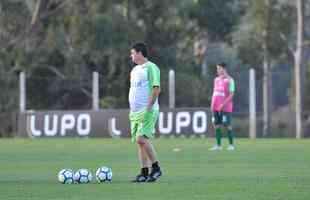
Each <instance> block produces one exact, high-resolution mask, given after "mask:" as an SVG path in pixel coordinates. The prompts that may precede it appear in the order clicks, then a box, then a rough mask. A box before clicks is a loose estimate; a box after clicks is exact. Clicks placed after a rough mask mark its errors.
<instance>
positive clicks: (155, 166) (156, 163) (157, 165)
mask: <svg viewBox="0 0 310 200" xmlns="http://www.w3.org/2000/svg"><path fill="white" fill-rule="evenodd" d="M152 168H153V169H154V170H158V169H160V167H159V164H158V162H157V161H156V162H154V163H153V164H152Z"/></svg>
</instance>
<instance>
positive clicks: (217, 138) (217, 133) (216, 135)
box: [215, 128, 222, 146]
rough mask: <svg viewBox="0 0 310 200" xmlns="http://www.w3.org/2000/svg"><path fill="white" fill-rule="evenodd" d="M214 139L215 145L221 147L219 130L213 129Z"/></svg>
mask: <svg viewBox="0 0 310 200" xmlns="http://www.w3.org/2000/svg"><path fill="white" fill-rule="evenodd" d="M215 137H216V143H217V145H218V146H221V139H222V133H221V128H216V129H215Z"/></svg>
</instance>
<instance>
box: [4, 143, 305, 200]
mask: <svg viewBox="0 0 310 200" xmlns="http://www.w3.org/2000/svg"><path fill="white" fill-rule="evenodd" d="M226 142H227V141H226V140H224V144H226ZM154 143H155V145H156V148H157V151H158V155H159V158H160V160H161V165H162V169H163V173H164V175H163V177H162V178H161V179H160V181H159V182H156V183H148V184H137V183H131V182H130V180H131V179H132V178H133V177H134V176H135V175H136V173H137V172H138V167H139V166H138V159H137V155H136V146H135V145H133V144H131V143H130V141H129V140H127V139H115V140H113V139H35V140H34V139H0V199H1V200H2V199H3V200H13V199H16V200H17V199H18V200H26V199H32V200H42V199H44V200H47V199H53V200H56V199H59V200H60V199H72V200H79V199H85V200H86V199H87V200H91V199H109V200H111V199H115V200H125V199H128V200H129V199H130V200H140V199H141V200H142V199H143V200H153V199H154V200H155V199H156V200H159V199H173V200H183V199H184V200H190V199H216V200H220V199H221V200H222V199H224V200H254V199H261V200H269V199H274V200H288V199H292V200H299V199H300V200H307V199H310V140H300V141H298V140H294V139H291V140H289V139H257V140H248V139H239V140H238V139H237V141H236V143H237V150H236V151H234V152H228V151H226V150H222V151H220V152H210V151H208V150H207V149H208V148H209V147H211V145H212V144H213V139H211V138H208V139H155V140H154ZM175 148H178V149H179V150H180V151H174V149H175ZM101 165H107V166H110V167H111V168H112V170H113V182H112V183H105V184H99V183H96V182H95V181H93V182H92V183H91V184H84V185H78V184H72V185H62V184H60V183H58V182H57V173H58V171H59V170H60V169H62V168H71V169H73V170H76V169H78V168H82V167H83V168H88V169H90V170H91V171H92V173H93V174H94V173H95V169H96V168H97V167H99V166H101Z"/></svg>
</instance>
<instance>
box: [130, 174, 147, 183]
mask: <svg viewBox="0 0 310 200" xmlns="http://www.w3.org/2000/svg"><path fill="white" fill-rule="evenodd" d="M146 180H147V176H143V175H142V174H139V175H137V176H136V179H134V180H133V181H132V182H134V183H143V182H146Z"/></svg>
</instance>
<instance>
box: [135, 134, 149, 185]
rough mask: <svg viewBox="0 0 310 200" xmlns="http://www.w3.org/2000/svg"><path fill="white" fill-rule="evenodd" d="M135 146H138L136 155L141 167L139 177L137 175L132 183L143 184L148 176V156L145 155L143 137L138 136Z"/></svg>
mask: <svg viewBox="0 0 310 200" xmlns="http://www.w3.org/2000/svg"><path fill="white" fill-rule="evenodd" d="M137 145H138V155H139V161H140V166H141V172H140V174H139V175H137V177H136V179H135V180H134V182H145V181H146V180H147V178H148V175H149V159H148V154H147V153H146V151H145V148H144V146H145V142H144V139H143V136H138V138H137Z"/></svg>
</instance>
